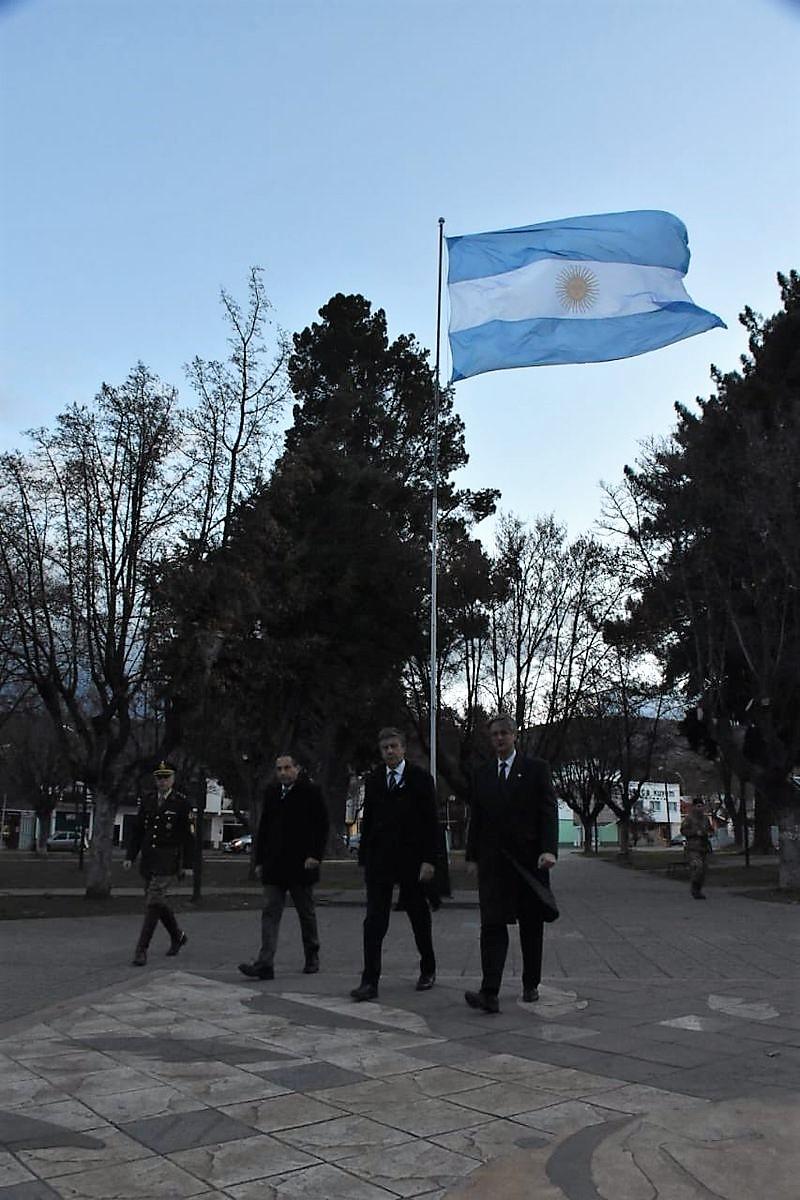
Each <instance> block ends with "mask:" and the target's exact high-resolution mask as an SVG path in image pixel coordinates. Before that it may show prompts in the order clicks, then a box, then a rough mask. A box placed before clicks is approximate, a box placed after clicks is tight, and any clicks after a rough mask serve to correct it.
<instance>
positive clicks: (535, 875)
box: [464, 716, 558, 1013]
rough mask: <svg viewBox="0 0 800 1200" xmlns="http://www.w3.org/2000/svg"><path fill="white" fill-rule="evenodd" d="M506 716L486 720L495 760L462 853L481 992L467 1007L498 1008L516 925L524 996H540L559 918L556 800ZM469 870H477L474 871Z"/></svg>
mask: <svg viewBox="0 0 800 1200" xmlns="http://www.w3.org/2000/svg"><path fill="white" fill-rule="evenodd" d="M516 732H517V727H516V724H515V722H514V721H513V720H512V719H511V717H506V716H500V717H495V718H494V720H493V721H491V722H490V724H489V737H490V739H491V742H492V748H493V749H494V758H493V759H492V760H491V761H490V762H488V763H485V764H484V765H483V766H482V767H480V768H479V770H478V771H477V772H476V774H475V777H474V780H473V785H472V794H471V798H470V818H469V828H468V831H467V845H466V850H465V858H466V860H467V862H468V863H477V869H478V898H479V901H480V914H481V968H482V971H483V979H482V981H481V987H480V991H478V992H466V993H465V997H464V998H465V1000H466V1002H467V1004H468V1005H469V1006H470V1007H471V1008H477V1009H481V1010H482V1011H483V1012H489V1013H496V1012H499V1010H500V1006H499V1002H498V995H499V992H500V984H501V981H502V978H503V968H504V966H505V961H506V954H507V952H508V928H507V926H508V925H510V924H515V923H516V922H519V936H520V946H521V949H522V999H523V1000H524V1001H526V1002H531V1001H534V1000H538V998H539V991H538V988H539V982H540V980H541V976H542V942H543V922H544V921H545V920H546V919H547V920H552V919H553V918H554V916H557V915H558V913H557V910H556V908H555V901H554V900H553V897H552V893H551V892H550V890H549V870H550V868H551V867H552V866H554V864H555V861H556V857H557V855H558V804H557V801H556V796H555V792H554V791H553V785H552V782H551V779H550V768H549V767H548V765H547V763H546V762H545V761H544V760H543V759H540V758H527V757H525V756H524V755H522V754H518V753H517V750H516V746H515V738H516ZM473 869H474V868H473Z"/></svg>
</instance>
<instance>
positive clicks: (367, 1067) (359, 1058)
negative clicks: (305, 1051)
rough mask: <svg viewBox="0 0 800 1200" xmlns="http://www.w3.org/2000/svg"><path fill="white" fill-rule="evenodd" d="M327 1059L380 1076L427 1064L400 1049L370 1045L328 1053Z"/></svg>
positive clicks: (341, 1065)
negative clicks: (372, 1046) (371, 1046)
mask: <svg viewBox="0 0 800 1200" xmlns="http://www.w3.org/2000/svg"><path fill="white" fill-rule="evenodd" d="M325 1061H326V1062H329V1063H332V1064H333V1065H334V1066H337V1067H344V1069H345V1070H346V1071H353V1072H358V1073H360V1074H361V1075H369V1076H375V1077H378V1078H380V1077H381V1076H384V1075H401V1074H403V1073H404V1072H407V1071H413V1070H414V1069H415V1068H418V1067H419V1066H420V1065H425V1064H424V1062H422V1060H421V1059H419V1058H411V1057H409V1055H408V1054H403V1053H402V1052H401V1051H399V1050H383V1049H377V1050H373V1049H371V1048H369V1047H367V1048H363V1049H362V1048H360V1047H358V1048H353V1049H350V1050H342V1051H339V1052H337V1053H334V1054H326V1056H325ZM431 1065H432V1064H431Z"/></svg>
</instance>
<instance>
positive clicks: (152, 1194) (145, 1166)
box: [50, 1157, 209, 1200]
mask: <svg viewBox="0 0 800 1200" xmlns="http://www.w3.org/2000/svg"><path fill="white" fill-rule="evenodd" d="M50 1186H51V1187H52V1188H53V1189H54V1190H55V1191H56V1192H57V1193H58V1195H59V1196H60V1197H61V1198H62V1200H155V1198H156V1197H158V1200H188V1198H189V1197H194V1196H200V1195H201V1194H202V1193H207V1192H208V1190H209V1189H208V1187H207V1185H206V1184H204V1183H202V1182H201V1181H200V1180H199V1179H195V1178H194V1176H192V1175H189V1174H187V1172H186V1171H182V1170H181V1168H180V1167H177V1166H175V1164H174V1163H171V1162H169V1160H168V1159H164V1158H155V1157H152V1158H148V1159H143V1160H142V1161H140V1162H130V1163H120V1164H118V1165H116V1166H107V1167H101V1168H99V1169H95V1170H93V1171H82V1172H81V1173H80V1174H77V1175H68V1176H65V1177H62V1178H60V1179H54V1180H52V1181H51V1184H50Z"/></svg>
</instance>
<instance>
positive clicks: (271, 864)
mask: <svg viewBox="0 0 800 1200" xmlns="http://www.w3.org/2000/svg"><path fill="white" fill-rule="evenodd" d="M275 774H276V776H277V779H276V781H275V782H274V783H272V784H270V786H269V787H268V788H267V790H266V793H265V795H264V804H263V807H262V809H261V820H260V821H259V823H258V833H257V834H256V844H255V850H254V861H255V869H256V874H257V875H260V877H261V882H262V884H263V886H264V908H263V909H262V912H261V950H260V951H259V954H258V958H257V959H256V960H255V962H252V963H239V970H240V971H241V972H242V974H243V975H246V976H247V977H248V979H274V978H275V967H274V961H275V951H276V949H277V946H278V932H279V930H280V924H281V917H282V916H283V909H284V905H285V903H286V893H287V892H288V893H289V895H290V896H291V898H292V903H293V904H294V906H295V908H296V910H297V916H298V920H299V921H300V934H301V936H302V939H303V950H304V952H305V965H304V967H303V972H304V974H306V975H315V974H316V973H317V971H318V970H319V933H318V932H317V914H316V910H315V908H314V884H315V883H316V882H317V881H318V880H319V864H320V862H321V861H322V855H323V853H324V851H325V843H326V842H327V840H328V810H327V808H326V807H325V801H324V799H323V797H322V792H321V791H320V789H319V788H318V787H317V785H316V784H315V783H312V782H311V780H310V779H309V778H308V776H307V775H306V774H305V773H304V772H303V771H302V770H301V767H300V764H299V763H298V761H297V759H296V758H295V757H294V755H293V754H279V755H278V757H277V758H276V759H275Z"/></svg>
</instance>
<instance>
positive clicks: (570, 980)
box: [0, 856, 800, 1200]
mask: <svg viewBox="0 0 800 1200" xmlns="http://www.w3.org/2000/svg"><path fill="white" fill-rule="evenodd" d="M557 883H558V896H559V900H560V902H561V905H562V918H561V920H560V921H559V922H558V923H557V924H556V925H554V926H551V927H549V928H548V929H547V931H546V954H545V984H544V987H543V988H542V999H541V1001H540V1002H539V1003H538V1004H536V1005H523V1004H522V1003H521V1002H520V1000H519V993H520V987H519V978H518V973H517V969H518V963H517V959H516V955H515V954H514V955H512V960H511V961H510V963H509V970H508V972H507V978H506V980H505V982H504V989H503V993H502V995H501V1007H502V1011H501V1013H500V1014H499V1015H498V1016H487V1015H485V1014H483V1013H475V1012H473V1011H472V1010H470V1009H468V1008H467V1007H466V1006H465V1004H464V1001H463V991H464V988H465V986H467V987H471V986H475V984H476V983H477V971H478V952H477V937H478V914H477V910H476V909H475V907H474V906H473V905H472V904H471V903H470V898H469V897H467V896H461V897H457V898H456V900H455V902H453V903H451V904H449V905H446V906H445V908H443V909H442V910H441V911H440V912H439V913H437V914H436V916H435V918H434V922H435V936H436V943H437V951H438V954H439V960H440V961H439V974H438V981H437V985H436V987H435V988H434V989H433V991H431V992H428V993H417V992H415V991H414V987H413V984H414V980H415V978H416V964H415V961H414V951H413V945H412V942H411V939H410V935H409V931H408V924H407V921H406V918H405V916H404V915H403V914H399V913H398V914H394V915H393V918H392V927H391V929H390V932H389V935H388V938H387V943H386V951H387V953H386V955H385V965H384V979H383V981H382V985H381V994H380V999H379V1002H376V1003H368V1004H361V1005H355V1004H353V1003H352V1002H351V1001H350V1000H349V999H348V997H347V992H348V990H349V988H350V987H352V986H353V984H354V983H356V982H357V981H358V973H359V964H360V925H361V920H362V916H363V913H362V910H361V909H360V907H359V906H358V905H354V904H352V903H351V904H339V903H336V904H334V903H328V904H323V905H321V911H320V918H321V921H320V924H321V932H322V942H323V970H322V972H321V973H320V974H319V975H317V976H304V975H302V974H301V973H300V971H299V967H300V964H301V962H302V952H301V948H300V944H299V936H298V931H297V925H296V921H295V917H294V913H293V912H292V911H287V913H286V915H285V917H284V924H283V926H282V931H281V932H282V939H281V946H280V948H279V952H278V959H277V963H276V968H277V969H276V978H275V980H274V981H272V982H264V983H260V982H253V981H249V980H245V979H244V978H243V977H242V976H241V975H239V974H238V973H237V971H236V963H237V962H239V961H241V960H242V959H246V958H251V957H252V956H253V953H254V950H255V945H256V941H257V933H258V916H257V914H256V913H253V912H241V913H236V912H233V913H231V912H227V913H204V912H195V913H190V914H189V915H188V916H187V917H186V919H185V925H186V928H187V930H188V932H189V935H190V942H189V946H188V947H187V949H186V951H185V952H183V953H182V954H181V957H180V958H179V959H177V960H175V959H165V958H164V957H163V952H164V949H165V948H166V945H165V943H163V942H158V941H156V942H155V943H154V946H153V948H152V951H151V960H150V964H149V965H148V967H147V968H145V969H143V970H135V969H134V968H131V967H129V966H128V961H129V958H130V952H131V948H132V945H133V942H134V940H135V936H136V930H137V921H136V920H135V919H133V918H130V917H124V918H123V917H108V918H92V919H85V920H77V919H76V920H73V919H64V920H49V921H19V922H6V923H5V924H4V925H2V926H0V939H2V968H3V974H2V984H0V987H1V988H2V991H1V992H0V999H1V1000H2V1004H3V1010H2V1011H3V1013H4V1015H5V1016H6V1017H10V1018H11V1019H9V1020H6V1021H5V1024H4V1025H2V1026H0V1200H40V1198H45V1197H47V1198H56V1197H61V1198H64V1200H66V1198H72V1200H79V1198H83V1197H86V1198H89V1197H91V1198H95V1200H125V1198H128V1197H130V1198H131V1200H133V1198H134V1197H135V1198H141V1200H150V1198H152V1200H159V1198H161V1197H174V1198H182V1197H197V1198H198V1200H199V1198H202V1200H222V1198H224V1197H227V1198H231V1200H251V1198H256V1197H258V1200H289V1198H292V1200H300V1198H304V1197H316V1198H330V1200H339V1198H341V1200H390V1198H391V1197H411V1196H415V1197H416V1196H420V1197H423V1196H424V1197H429V1198H433V1197H439V1198H443V1197H448V1198H450V1200H456V1198H461V1197H465V1198H466V1197H471V1198H475V1200H477V1198H486V1200H517V1198H520V1200H521V1198H522V1197H526V1198H527V1197H536V1198H537V1200H598V1198H602V1200H719V1198H722V1200H797V1197H798V1195H800V1185H799V1184H798V1182H797V1181H798V1180H799V1179H800V1103H799V1102H798V1101H800V986H799V984H798V979H799V977H800V927H799V925H798V913H797V909H796V908H795V907H793V906H790V905H771V904H764V903H759V902H757V901H753V900H749V899H745V898H743V897H738V896H735V895H730V894H726V893H723V892H714V891H712V892H711V899H710V900H709V901H708V902H707V903H706V904H697V903H694V902H693V901H692V900H691V899H690V897H689V895H688V889H687V888H685V887H684V886H681V885H678V884H674V883H670V882H667V881H662V880H659V879H654V878H652V877H647V876H644V875H639V874H632V873H628V872H623V871H619V870H616V869H614V868H613V867H610V866H607V865H604V864H601V863H596V862H592V861H584V860H582V859H580V858H579V857H577V856H567V858H566V859H565V861H564V862H563V863H562V864H560V865H559V868H558V876H557ZM162 936H163V933H162ZM512 945H513V943H512Z"/></svg>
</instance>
